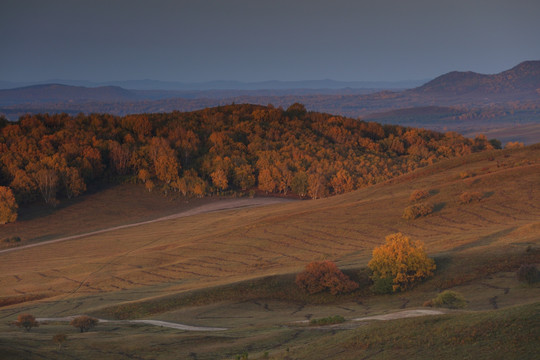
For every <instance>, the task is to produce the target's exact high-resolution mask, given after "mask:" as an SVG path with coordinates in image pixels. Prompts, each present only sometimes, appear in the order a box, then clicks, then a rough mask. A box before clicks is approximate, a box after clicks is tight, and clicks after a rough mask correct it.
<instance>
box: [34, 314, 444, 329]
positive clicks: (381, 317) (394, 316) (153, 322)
mask: <svg viewBox="0 0 540 360" xmlns="http://www.w3.org/2000/svg"><path fill="white" fill-rule="evenodd" d="M441 314H444V312H443V311H440V310H405V311H398V312H395V313H390V314H384V315H375V316H367V317H362V318H356V319H352V320H351V321H371V320H381V321H388V320H395V319H404V318H412V317H418V316H429V315H441ZM77 316H80V315H73V316H66V317H61V318H37V319H36V320H37V321H60V322H69V321H71V320H72V319H73V318H75V317H77ZM98 321H99V322H100V323H114V324H146V325H154V326H161V327H167V328H171V329H178V330H185V331H224V330H227V328H218V327H204V326H191V325H184V324H178V323H172V322H168V321H161V320H105V319H98ZM308 322H309V320H302V321H298V323H308ZM340 326H342V325H341V324H340V325H339V326H338V327H340ZM331 327H335V325H334V326H331Z"/></svg>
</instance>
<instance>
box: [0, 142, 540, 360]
mask: <svg viewBox="0 0 540 360" xmlns="http://www.w3.org/2000/svg"><path fill="white" fill-rule="evenodd" d="M539 183H540V146H538V145H534V146H530V147H526V148H523V149H512V150H497V151H488V152H482V153H477V154H472V155H468V156H465V157H460V158H455V159H451V160H446V161H442V162H440V163H437V164H435V165H430V166H427V167H425V168H422V169H419V170H416V171H414V172H412V173H409V174H405V175H402V176H400V177H397V178H394V179H391V180H388V181H386V182H383V183H379V184H376V185H373V186H370V187H367V188H363V189H360V190H357V191H354V192H351V193H347V194H343V195H338V196H334V197H330V198H325V199H319V200H306V201H290V202H284V203H277V204H273V205H268V206H262V207H253V208H237V209H233V210H224V211H215V212H208V213H202V214H198V215H194V216H188V217H182V218H175V219H170V220H164V221H159V222H155V223H149V224H145V225H140V226H136V227H130V228H125V229H118V230H113V231H109V232H103V233H101V234H98V235H92V236H87V237H81V238H78V239H73V240H68V241H64V242H59V243H53V244H45V245H42V246H37V247H33V248H28V249H20V250H16V251H11V252H7V253H1V254H0V258H1V263H0V264H1V265H0V267H1V272H0V288H1V296H0V303H2V304H4V305H5V306H3V307H2V308H0V351H2V353H3V354H6V355H5V357H6V358H21V357H22V358H36V359H52V358H55V359H57V358H66V359H71V358H89V359H90V358H97V357H99V358H103V359H107V358H110V359H153V358H160V359H161V358H163V359H168V358H171V359H176V358H186V359H189V358H192V359H216V358H222V359H235V358H241V357H242V356H246V355H249V358H276V359H283V358H290V359H307V358H309V359H327V358H336V359H356V358H370V359H371V358H373V359H377V358H381V359H382V358H394V357H397V356H409V357H412V358H426V359H428V358H434V357H436V355H442V356H443V357H445V358H456V359H457V358H467V357H471V358H486V359H487V358H520V359H526V358H533V357H534V354H535V349H536V348H537V346H538V344H539V336H540V326H539V321H538V317H537V313H538V299H539V298H540V287H539V286H538V285H537V284H536V285H532V286H526V285H524V284H523V283H520V282H518V280H517V279H516V276H515V271H516V270H517V268H519V266H520V265H521V264H525V263H533V264H539V263H540V238H539V235H538V234H539V233H540V216H539V215H540V205H539V204H540V189H539V187H538V184H539ZM415 190H425V191H426V192H427V194H428V196H427V198H426V199H424V201H426V202H429V203H430V204H432V206H433V209H434V211H433V213H431V214H429V215H427V216H423V217H419V218H417V219H414V220H406V219H403V217H402V214H403V211H404V209H405V208H406V207H407V206H409V205H411V203H412V202H411V200H410V196H411V193H413V191H415ZM107 191H109V193H108V195H107V196H105V195H103V194H101V193H95V194H89V195H85V196H83V197H81V198H79V199H77V201H73V202H72V203H69V204H66V205H65V206H63V207H62V208H61V209H58V210H56V211H48V210H46V211H44V210H43V209H39V208H34V209H32V210H31V211H29V212H28V213H27V214H28V215H26V217H24V216H22V217H21V219H22V221H21V222H20V223H18V225H17V223H16V224H9V225H8V226H7V227H5V228H2V230H1V231H2V232H1V233H0V238H4V237H8V236H15V235H17V236H21V237H23V238H24V239H27V240H28V241H30V242H33V243H36V242H40V241H45V240H50V239H54V238H58V237H62V236H67V235H72V234H80V233H85V232H89V231H93V230H96V229H105V228H108V227H112V226H118V225H123V224H127V223H133V222H139V221H144V220H149V219H152V218H154V219H155V218H158V217H161V216H166V215H171V214H174V213H177V212H179V211H183V210H188V209H190V208H193V207H197V206H200V205H204V203H203V202H204V201H212V200H208V199H207V200H197V201H201V203H199V202H195V203H191V204H186V203H185V202H184V201H185V200H183V199H176V200H166V199H163V198H160V196H159V195H157V194H153V193H152V194H149V193H144V192H143V191H142V192H140V193H139V191H140V189H137V188H135V187H134V186H133V185H122V186H119V187H116V188H111V189H109V190H107ZM463 193H478V194H480V196H479V199H477V200H474V201H471V202H468V203H464V202H463V201H462V200H461V196H462V195H463ZM105 194H106V193H105ZM134 194H138V196H134ZM139 195H140V196H139ZM213 201H223V200H213ZM4 229H6V230H4ZM395 232H402V233H404V234H406V235H408V236H410V237H411V238H412V239H414V240H422V241H423V242H424V243H425V246H426V249H427V252H428V253H429V255H430V256H432V257H433V258H434V259H435V261H436V264H437V272H436V274H435V276H434V277H433V278H431V279H429V280H427V281H425V282H424V283H422V284H420V285H419V286H417V287H415V288H414V289H413V290H411V291H407V292H403V293H397V294H393V295H377V296H375V295H373V294H372V293H371V292H370V290H369V280H368V273H367V270H366V265H367V262H368V261H369V259H370V257H371V252H372V250H373V248H374V247H375V246H378V245H381V244H382V243H383V242H384V238H385V236H387V235H389V234H392V233H395ZM323 259H328V260H332V261H334V262H336V263H337V264H338V266H339V267H340V268H342V269H344V270H345V272H346V273H348V274H349V275H350V276H351V277H352V278H354V279H356V280H357V281H359V282H360V283H361V284H362V286H361V287H360V289H359V290H357V291H356V292H355V293H353V294H350V295H338V296H332V295H329V294H322V295H306V294H303V293H302V292H300V291H299V290H298V289H297V288H296V287H295V284H294V277H295V274H296V273H298V272H299V271H301V270H302V268H303V267H304V266H305V265H306V264H307V263H309V262H311V261H315V260H323ZM444 289H452V290H455V291H458V292H460V293H462V294H463V295H464V297H465V298H466V300H467V307H466V309H465V310H460V311H455V310H452V311H445V314H444V315H437V316H428V317H421V318H416V319H400V320H392V321H389V322H364V321H354V319H356V318H360V317H363V316H369V315H377V314H385V313H391V312H395V311H399V310H403V309H418V308H422V306H423V304H424V303H425V302H426V301H427V300H430V299H432V298H433V297H435V296H436V295H437V294H438V293H439V292H440V291H441V290H444ZM22 312H28V313H32V314H33V315H35V316H36V317H63V316H70V315H76V314H88V315H92V316H96V317H99V318H105V319H110V320H113V319H118V320H120V319H155V320H165V321H171V322H177V323H182V324H188V325H194V326H212V327H214V326H215V327H224V328H227V329H228V330H225V331H222V332H211V333H210V332H208V333H205V332H203V333H194V332H185V331H180V330H175V329H168V328H160V327H155V326H149V325H138V324H137V325H134V324H131V325H127V326H126V325H123V324H122V323H114V322H111V323H104V324H99V325H98V326H97V327H96V328H95V329H94V330H92V331H90V332H88V333H84V334H79V333H76V331H75V329H73V328H71V327H70V326H69V325H67V323H63V322H49V323H48V324H46V325H45V324H42V326H40V327H39V328H36V329H32V330H31V331H30V332H28V333H22V331H21V330H20V329H18V328H15V327H13V326H10V325H9V322H10V321H13V320H15V319H16V317H17V314H19V313H22ZM336 315H340V316H343V317H344V319H345V322H343V323H341V324H335V325H328V326H315V327H313V326H308V325H305V324H304V323H301V322H300V321H305V320H310V319H312V318H324V317H330V316H336ZM463 329H467V330H466V331H464V330H463ZM57 333H66V334H68V340H67V341H66V343H65V344H64V345H63V346H62V348H58V346H56V345H55V344H54V343H53V342H52V341H51V338H52V336H53V335H55V334H57ZM495 345H497V346H495Z"/></svg>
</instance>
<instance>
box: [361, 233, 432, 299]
mask: <svg viewBox="0 0 540 360" xmlns="http://www.w3.org/2000/svg"><path fill="white" fill-rule="evenodd" d="M368 266H369V268H370V269H371V270H372V271H373V279H374V280H375V281H377V280H379V279H392V290H393V291H396V290H406V289H408V288H410V287H411V286H412V285H414V283H415V282H417V281H419V280H422V279H425V278H427V277H429V276H432V275H433V271H434V270H435V262H434V261H433V259H430V258H428V256H427V255H426V252H425V251H424V246H423V244H422V242H421V241H416V242H413V241H411V239H410V238H408V237H407V236H405V235H403V234H402V233H396V234H392V235H388V236H387V237H386V244H384V245H381V246H379V247H376V248H375V249H373V258H372V259H371V260H370V262H369V263H368Z"/></svg>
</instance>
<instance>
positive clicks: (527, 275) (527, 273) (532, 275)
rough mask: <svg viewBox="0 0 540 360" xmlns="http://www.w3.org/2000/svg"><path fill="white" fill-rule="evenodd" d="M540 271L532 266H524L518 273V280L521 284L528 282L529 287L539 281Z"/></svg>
mask: <svg viewBox="0 0 540 360" xmlns="http://www.w3.org/2000/svg"><path fill="white" fill-rule="evenodd" d="M538 275H539V273H538V269H537V268H536V266H534V265H532V264H523V265H521V266H520V267H519V269H518V271H517V278H518V280H519V281H521V282H526V283H527V284H529V285H532V284H534V283H535V282H536V281H538V277H539V276H538Z"/></svg>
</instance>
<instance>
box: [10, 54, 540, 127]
mask: <svg viewBox="0 0 540 360" xmlns="http://www.w3.org/2000/svg"><path fill="white" fill-rule="evenodd" d="M144 82H145V81H143V83H144ZM145 84H146V85H144V86H146V87H147V88H151V87H152V86H165V84H169V85H171V84H175V83H164V82H153V81H150V80H148V81H146V83H145ZM205 84H206V85H205V86H213V87H214V89H213V90H166V89H162V90H144V89H138V90H128V89H126V88H124V87H119V86H112V85H108V86H100V87H86V86H85V87H83V86H73V85H65V84H44V85H34V86H27V87H23V88H16V89H9V90H0V114H4V116H6V117H7V118H8V119H10V120H16V119H17V118H18V117H19V116H21V115H24V114H26V113H32V114H35V113H45V112H48V113H59V112H65V113H68V114H72V115H73V114H77V113H80V112H82V113H110V114H114V115H126V114H135V113H154V112H170V111H175V110H177V111H193V110H198V109H203V108H207V107H213V106H219V105H227V104H231V103H236V104H240V103H251V104H261V105H267V104H273V105H274V106H276V107H278V106H281V107H283V108H286V107H288V106H290V105H291V104H293V103H295V102H299V103H302V104H304V105H305V106H306V108H307V109H308V110H312V111H318V112H326V113H330V114H336V115H344V116H350V117H362V118H364V119H368V120H374V121H377V122H381V123H394V124H400V125H406V126H415V127H426V128H431V129H435V130H454V131H459V132H474V131H477V130H479V129H481V130H485V129H486V128H490V129H493V128H496V127H501V126H503V125H504V126H506V127H508V126H516V125H523V124H531V123H532V124H538V123H540V61H526V62H523V63H521V64H519V65H517V66H515V67H514V68H512V69H510V70H507V71H503V72H501V73H499V74H494V75H484V74H478V73H474V72H457V71H453V72H450V73H447V74H444V75H442V76H439V77H437V78H435V79H433V80H431V81H429V82H426V83H425V84H423V85H421V86H418V87H414V88H410V89H408V90H396V89H394V90H389V89H386V90H384V91H377V90H376V89H367V88H363V89H353V88H351V87H347V88H337V89H332V88H331V87H332V86H336V87H337V86H345V85H347V86H353V85H354V84H357V85H358V83H353V82H351V83H343V82H333V81H331V80H322V81H320V82H317V81H314V82H263V83H250V84H248V85H249V86H252V87H253V88H259V87H265V86H266V87H267V88H266V89H263V90H245V89H244V90H242V89H226V88H227V87H234V86H237V87H241V86H246V87H249V86H248V85H246V83H238V82H214V83H205ZM363 84H364V85H366V83H363ZM125 85H126V86H128V87H131V86H136V85H141V83H139V82H130V83H129V84H125ZM371 85H374V86H375V85H379V86H380V85H381V83H374V84H371ZM141 86H142V85H141ZM171 86H172V85H171ZM294 86H298V88H294ZM309 86H312V87H313V88H309ZM358 86H359V85H358ZM219 87H222V88H219ZM280 87H285V88H283V89H282V88H280ZM286 87H290V88H286ZM300 87H304V88H300ZM316 87H321V88H316Z"/></svg>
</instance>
